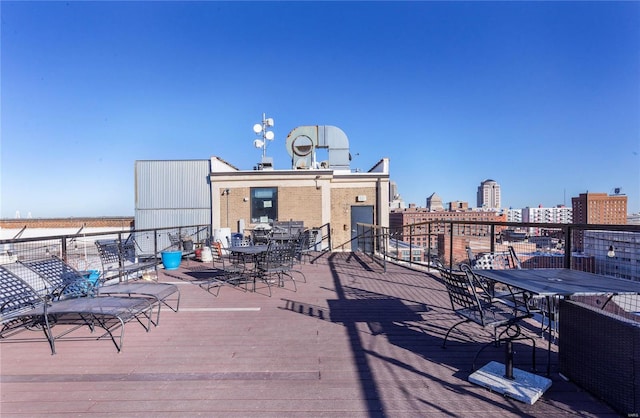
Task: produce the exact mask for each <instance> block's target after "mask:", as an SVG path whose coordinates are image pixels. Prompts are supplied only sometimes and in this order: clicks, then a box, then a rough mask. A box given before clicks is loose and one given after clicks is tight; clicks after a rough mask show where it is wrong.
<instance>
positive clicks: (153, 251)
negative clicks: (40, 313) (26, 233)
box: [0, 225, 211, 271]
mask: <svg viewBox="0 0 640 418" xmlns="http://www.w3.org/2000/svg"><path fill="white" fill-rule="evenodd" d="M176 237H177V240H178V241H175V240H174V241H173V242H172V238H176ZM210 237H211V228H210V226H209V225H192V226H181V227H169V228H156V229H141V230H135V229H132V230H128V231H123V230H118V231H111V232H94V233H86V234H70V235H56V236H48V237H30V238H17V239H5V240H0V263H7V262H12V261H18V260H22V261H27V260H33V259H40V258H43V257H46V256H53V255H55V256H57V257H60V258H62V259H64V260H65V261H66V262H67V263H69V264H70V265H71V266H73V267H74V268H76V269H78V270H82V271H87V270H100V269H101V262H100V257H99V254H98V248H97V246H96V245H95V243H96V241H102V240H116V241H120V242H125V241H132V242H133V243H134V244H135V250H136V257H137V258H140V259H152V258H160V254H161V252H162V251H165V250H168V249H175V250H184V249H185V247H189V246H194V245H198V244H203V243H205V242H206V241H207V239H210Z"/></svg>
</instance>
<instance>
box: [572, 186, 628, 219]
mask: <svg viewBox="0 0 640 418" xmlns="http://www.w3.org/2000/svg"><path fill="white" fill-rule="evenodd" d="M571 205H572V206H573V223H574V224H613V225H625V224H626V223H627V196H626V195H623V194H616V195H607V194H606V193H589V192H587V193H580V195H579V196H578V197H572V198H571Z"/></svg>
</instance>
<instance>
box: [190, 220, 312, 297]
mask: <svg viewBox="0 0 640 418" xmlns="http://www.w3.org/2000/svg"><path fill="white" fill-rule="evenodd" d="M227 244H228V245H226V246H225V245H224V244H223V243H222V242H221V241H219V240H218V241H216V242H214V243H213V244H212V246H211V247H212V249H211V252H212V270H211V274H210V276H209V277H208V278H206V279H205V280H203V282H202V283H200V286H201V287H203V288H205V289H206V290H207V291H209V292H211V293H214V291H215V293H214V294H215V295H218V293H219V291H220V288H221V287H223V286H225V285H230V286H233V287H236V288H241V289H243V290H244V291H252V292H259V291H260V290H261V289H266V292H267V294H268V295H269V296H271V295H272V291H271V288H272V287H273V286H277V287H280V288H285V287H287V283H290V285H289V287H288V288H289V289H290V290H293V291H296V290H297V285H296V281H302V282H306V278H305V275H304V273H303V272H302V271H300V270H299V269H296V267H295V266H296V264H298V263H302V262H304V260H305V256H307V255H308V248H309V241H308V233H307V232H306V231H299V232H298V233H297V234H296V235H295V236H289V237H288V238H287V239H283V238H282V237H277V238H276V237H273V238H270V239H267V241H266V242H262V241H261V242H259V243H254V242H253V241H252V239H251V238H250V237H242V238H238V237H236V239H232V240H229V241H228V242H227Z"/></svg>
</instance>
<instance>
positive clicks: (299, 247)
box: [295, 230, 311, 263]
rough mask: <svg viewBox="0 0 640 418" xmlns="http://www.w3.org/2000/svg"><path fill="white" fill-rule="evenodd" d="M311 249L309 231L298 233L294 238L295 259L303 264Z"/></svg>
mask: <svg viewBox="0 0 640 418" xmlns="http://www.w3.org/2000/svg"><path fill="white" fill-rule="evenodd" d="M310 253H311V247H310V244H309V231H308V230H306V231H300V233H299V234H298V236H297V237H296V248H295V259H296V260H297V261H299V262H300V263H304V259H305V257H307V258H308V257H310V256H311V255H310Z"/></svg>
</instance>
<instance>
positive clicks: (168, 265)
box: [161, 251, 182, 270]
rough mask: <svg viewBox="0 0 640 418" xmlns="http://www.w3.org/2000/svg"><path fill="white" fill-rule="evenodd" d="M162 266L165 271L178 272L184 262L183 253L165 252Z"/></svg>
mask: <svg viewBox="0 0 640 418" xmlns="http://www.w3.org/2000/svg"><path fill="white" fill-rule="evenodd" d="M161 256H162V265H163V266H164V269H165V270H177V269H178V267H180V261H182V251H163V252H162V254H161Z"/></svg>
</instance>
